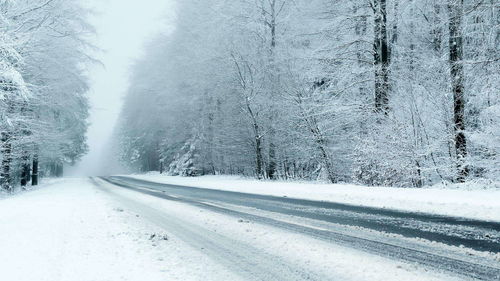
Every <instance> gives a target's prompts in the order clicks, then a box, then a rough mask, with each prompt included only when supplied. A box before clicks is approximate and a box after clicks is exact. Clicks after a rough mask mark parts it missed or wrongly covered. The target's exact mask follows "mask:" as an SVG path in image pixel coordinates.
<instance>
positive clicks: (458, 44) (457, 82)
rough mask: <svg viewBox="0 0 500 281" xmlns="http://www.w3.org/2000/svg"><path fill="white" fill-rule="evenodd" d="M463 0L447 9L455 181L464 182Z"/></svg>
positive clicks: (452, 1) (451, 0)
mask: <svg viewBox="0 0 500 281" xmlns="http://www.w3.org/2000/svg"><path fill="white" fill-rule="evenodd" d="M462 7H463V0H450V2H449V5H448V10H449V17H450V19H449V32H450V38H449V49H450V50H449V51H450V70H451V71H450V75H451V88H452V92H453V120H454V122H453V123H454V126H453V128H454V133H455V153H456V158H457V159H456V160H457V179H456V180H457V181H458V182H464V181H465V180H466V178H467V176H468V174H469V170H468V167H467V165H466V163H465V159H466V157H467V140H466V138H465V120H464V119H465V116H464V115H465V96H464V68H463V61H462V60H463V38H462Z"/></svg>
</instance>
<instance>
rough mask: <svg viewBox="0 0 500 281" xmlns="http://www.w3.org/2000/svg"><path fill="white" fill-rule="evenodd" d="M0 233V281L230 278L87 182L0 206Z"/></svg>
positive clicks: (48, 188)
mask: <svg viewBox="0 0 500 281" xmlns="http://www.w3.org/2000/svg"><path fill="white" fill-rule="evenodd" d="M0 229H1V231H0V249H1V251H0V280H2V281H33V280H37V281H45V280H46V281H59V280H60V281H80V280H81V281H89V280H93V281H115V280H134V281H135V280H137V281H140V280H148V281H156V280H158V281H159V280H224V278H225V277H226V278H227V277H228V274H229V273H227V272H225V270H224V268H222V267H221V266H220V265H218V264H215V263H213V262H212V261H210V260H209V259H207V258H206V257H204V256H203V255H202V254H200V253H199V252H198V251H196V250H193V249H192V248H191V247H190V246H188V245H186V244H185V243H183V242H182V241H180V240H177V239H175V237H172V236H171V235H170V233H168V232H166V231H165V230H164V229H161V228H159V227H157V226H154V225H152V224H149V223H148V222H147V221H145V220H143V219H142V218H141V217H140V216H139V215H138V214H135V213H132V212H130V211H129V210H127V209H125V208H123V207H122V206H120V205H119V204H117V203H116V202H115V201H114V200H112V199H111V198H109V196H108V195H106V194H104V193H103V192H102V191H100V190H98V189H97V188H96V187H95V186H94V185H93V184H91V183H90V182H89V180H87V179H64V180H55V181H49V182H46V183H44V184H43V185H41V186H40V187H38V188H37V189H34V190H32V191H30V192H25V193H21V194H17V195H14V196H8V197H6V198H3V199H0ZM192 260H196V263H192V262H187V261H192ZM207 272H209V275H208V276H207Z"/></svg>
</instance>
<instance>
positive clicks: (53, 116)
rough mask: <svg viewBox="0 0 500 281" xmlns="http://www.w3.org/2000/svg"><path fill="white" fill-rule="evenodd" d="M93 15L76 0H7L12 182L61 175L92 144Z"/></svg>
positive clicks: (5, 128)
mask: <svg viewBox="0 0 500 281" xmlns="http://www.w3.org/2000/svg"><path fill="white" fill-rule="evenodd" d="M85 17H86V12H85V10H84V9H82V8H81V6H80V3H79V2H78V1H76V0H74V1H73V0H70V1H63V0H36V1H31V0H30V1H27V0H11V1H0V21H1V23H2V24H1V25H0V34H1V35H2V36H1V37H0V38H1V39H0V40H1V41H0V66H1V67H0V68H1V72H0V81H2V88H1V90H2V91H1V95H0V97H1V99H0V100H1V104H0V112H1V113H2V123H1V131H2V132H1V133H2V141H1V143H2V144H1V146H2V149H1V153H0V157H1V159H2V167H1V169H2V187H3V188H4V189H7V190H9V189H11V187H12V185H13V184H14V182H13V180H14V179H15V180H19V181H20V183H21V184H22V185H26V184H27V183H28V182H29V181H30V177H31V178H32V182H33V184H37V183H38V174H39V173H40V172H42V173H43V174H53V175H60V174H61V172H62V164H63V163H71V162H72V161H75V160H77V159H78V158H79V157H80V156H81V155H83V153H84V152H85V151H86V144H85V137H84V135H85V132H86V129H87V124H86V118H87V114H88V104H87V99H86V97H85V92H86V91H87V78H86V75H85V70H84V68H83V67H84V65H85V64H86V63H87V62H88V61H89V57H88V56H87V55H86V50H88V48H89V47H90V46H89V45H88V44H87V43H86V39H85V38H87V37H88V34H89V31H91V28H90V26H89V25H88V24H87V23H86V19H85ZM39 163H40V164H41V167H40V168H41V169H39V167H38V165H39Z"/></svg>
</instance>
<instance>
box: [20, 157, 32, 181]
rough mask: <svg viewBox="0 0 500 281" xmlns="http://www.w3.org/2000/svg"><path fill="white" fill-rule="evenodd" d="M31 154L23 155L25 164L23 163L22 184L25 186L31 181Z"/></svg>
mask: <svg viewBox="0 0 500 281" xmlns="http://www.w3.org/2000/svg"><path fill="white" fill-rule="evenodd" d="M29 161H30V159H29V155H25V156H23V165H22V171H21V186H23V187H25V186H26V185H28V182H30V171H31V166H30V163H29Z"/></svg>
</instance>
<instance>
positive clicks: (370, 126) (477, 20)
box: [115, 0, 500, 187]
mask: <svg viewBox="0 0 500 281" xmlns="http://www.w3.org/2000/svg"><path fill="white" fill-rule="evenodd" d="M146 49H147V51H146V52H145V55H144V56H143V58H142V59H140V60H139V61H138V62H137V63H136V64H135V65H134V69H133V73H132V74H131V81H130V88H129V91H128V94H127V96H126V99H125V105H124V108H123V111H122V114H121V119H120V120H121V123H120V125H119V128H118V129H117V131H116V137H117V138H118V140H119V141H118V142H117V143H116V144H115V146H116V148H118V150H119V151H120V157H121V159H122V161H123V162H124V163H127V164H128V165H129V166H130V167H131V168H132V169H134V170H136V171H153V170H160V171H165V172H168V173H170V174H174V175H185V176H192V175H204V174H240V175H249V176H255V177H257V178H259V179H262V178H267V179H313V180H314V179H322V180H328V181H330V182H333V183H335V182H354V183H359V184H366V185H389V186H412V187H421V186H423V185H429V184H433V183H436V182H441V181H446V182H464V181H466V180H468V179H477V178H482V179H493V180H494V179H498V177H499V176H500V168H499V167H500V160H499V153H500V99H499V97H500V75H499V73H500V3H499V2H498V1H496V0H421V1H420V0H419V1H416V0H356V1H354V0H343V1H339V0H293V1H292V0H231V1H227V0H189V1H178V3H177V7H176V27H175V30H174V31H172V32H165V33H164V34H161V35H158V36H157V37H156V38H154V39H153V40H151V42H150V43H149V45H148V46H147V48H146Z"/></svg>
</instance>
